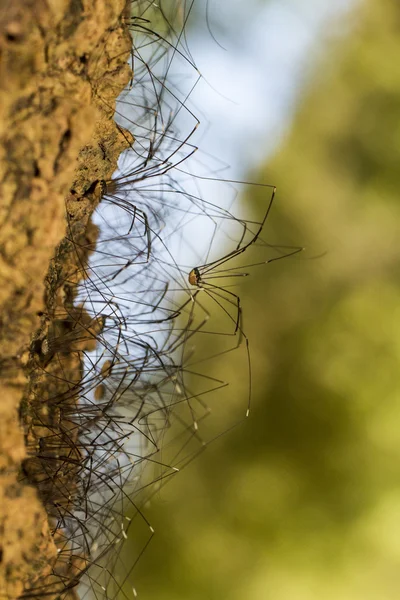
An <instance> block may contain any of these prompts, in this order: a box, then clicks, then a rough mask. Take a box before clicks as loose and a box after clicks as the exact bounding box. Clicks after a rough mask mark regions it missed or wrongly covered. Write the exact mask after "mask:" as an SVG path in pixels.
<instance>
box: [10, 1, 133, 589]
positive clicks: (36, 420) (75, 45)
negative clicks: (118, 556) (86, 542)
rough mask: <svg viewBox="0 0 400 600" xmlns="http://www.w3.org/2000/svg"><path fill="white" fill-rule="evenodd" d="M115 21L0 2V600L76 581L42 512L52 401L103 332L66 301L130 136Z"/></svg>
mask: <svg viewBox="0 0 400 600" xmlns="http://www.w3.org/2000/svg"><path fill="white" fill-rule="evenodd" d="M126 16H127V7H126V6H125V0H47V1H46V0H13V1H12V2H11V1H9V2H5V5H4V3H3V6H2V7H1V8H0V52H1V64H0V69H1V77H0V139H1V143H0V152H1V161H0V182H1V195H0V215H1V216H0V283H1V285H0V308H1V312H0V531H1V538H0V600H12V599H14V598H18V597H32V596H33V595H35V594H36V597H42V596H43V597H45V598H49V599H51V598H55V597H62V598H67V597H68V594H70V595H71V594H72V593H73V592H70V591H66V592H65V593H64V595H63V594H61V595H60V588H59V580H60V577H63V578H64V581H65V582H67V584H68V585H67V584H66V586H65V589H66V590H68V589H69V588H71V589H72V587H73V585H74V583H76V581H75V582H74V572H73V571H74V568H75V566H76V565H74V560H73V559H71V556H68V553H67V551H65V550H63V553H64V551H65V557H64V558H63V560H61V561H60V556H59V555H60V547H59V540H60V539H61V536H62V533H61V529H59V526H58V525H57V519H59V516H60V513H59V514H58V515H57V514H52V510H53V512H54V506H55V505H56V506H59V507H60V509H59V511H62V510H67V509H68V497H67V496H66V493H65V490H66V489H67V482H68V486H69V487H68V490H69V494H70V495H71V494H73V493H74V491H73V476H74V471H75V470H76V469H77V468H78V467H77V465H78V463H79V450H78V449H77V447H75V449H74V444H73V443H72V444H71V440H72V441H73V440H74V436H76V428H75V429H74V427H73V426H72V425H70V427H69V430H68V426H67V425H66V424H65V423H63V419H62V412H60V405H59V402H57V403H56V402H54V399H55V398H58V399H60V397H63V398H64V401H63V406H64V412H65V407H68V406H69V407H71V410H73V406H74V403H75V402H76V398H77V394H78V390H79V381H80V377H81V371H82V361H81V352H82V350H84V349H85V348H89V349H90V348H91V347H93V344H94V343H95V342H94V338H95V335H96V332H97V331H99V329H101V327H102V322H101V319H100V318H99V319H95V320H93V319H92V320H91V319H90V318H89V316H88V315H87V314H86V313H85V311H84V309H83V308H82V307H81V308H77V307H76V306H75V302H74V300H75V298H76V286H77V284H78V283H79V281H80V279H81V278H82V276H83V270H82V264H84V263H85V262H86V260H87V257H88V255H89V253H90V250H91V248H92V247H93V245H94V243H95V240H96V235H97V228H96V226H94V225H93V224H91V221H90V217H91V214H92V212H93V210H94V209H95V207H96V204H97V203H98V201H99V198H100V193H99V186H98V185H97V184H98V182H101V181H102V180H107V179H109V178H110V177H111V174H112V172H113V171H114V170H115V168H116V162H117V158H118V155H119V154H120V152H121V151H122V150H123V149H124V148H125V147H126V146H127V140H128V139H129V138H128V135H127V134H125V133H122V132H121V130H120V129H119V128H117V127H116V125H115V123H114V121H113V113H114V107H115V98H116V96H117V95H118V94H119V92H120V91H121V90H122V89H123V88H124V86H125V85H126V84H127V82H128V81H129V79H130V77H131V74H130V69H129V66H128V63H127V59H128V57H129V53H130V47H131V39H130V35H129V32H128V29H127V25H126V24H125V22H124V17H126ZM55 249H56V250H55ZM61 346H62V352H61V354H60V352H56V349H57V348H58V349H59V348H60V347H61ZM60 356H62V359H61V360H60ZM66 440H68V444H69V445H68V444H67V442H66ZM67 446H68V450H67ZM71 448H72V449H71ZM67 452H68V464H69V465H70V467H69V469H68V472H66V471H65V468H64V467H63V468H64V470H63V471H62V469H61V466H62V465H64V466H65V464H66V453H67ZM38 454H39V456H38ZM44 457H45V458H44ZM44 467H46V468H44ZM55 474H57V476H58V483H57V489H56V487H55V485H54V475H55ZM60 488H61V490H62V491H61V492H60V491H58V492H57V490H60ZM57 493H59V496H60V497H59V498H57V496H56V495H57ZM50 499H51V503H50ZM50 506H52V507H53V509H51V508H50ZM58 522H59V521H58ZM78 558H79V557H78ZM78 558H77V557H75V559H76V560H78ZM82 560H84V558H82ZM43 582H45V583H43ZM44 585H45V592H43V589H44V587H43V586H44ZM41 590H42V591H41ZM70 597H72V596H70Z"/></svg>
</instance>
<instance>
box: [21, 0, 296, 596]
mask: <svg viewBox="0 0 400 600" xmlns="http://www.w3.org/2000/svg"><path fill="white" fill-rule="evenodd" d="M178 5H179V8H180V9H181V14H182V15H183V17H182V22H181V26H180V28H179V29H178V31H176V30H175V28H176V27H177V25H176V23H175V24H171V23H170V22H169V20H168V18H167V16H166V15H165V14H164V13H163V11H162V5H160V6H159V7H158V8H157V11H158V20H160V17H162V22H163V23H164V26H165V31H164V32H163V33H162V34H160V32H158V31H155V30H153V26H152V24H151V20H150V19H149V18H148V14H150V11H154V10H155V9H154V5H153V2H148V3H143V2H133V3H132V11H133V12H132V14H134V17H132V20H131V30H132V37H133V50H132V63H133V66H134V69H133V70H134V73H135V75H134V81H133V83H132V85H130V86H129V88H128V89H127V90H126V91H125V92H124V93H123V94H122V96H121V97H120V100H119V104H118V110H117V117H116V118H117V121H118V122H119V126H120V130H121V133H122V134H123V135H126V132H127V131H128V132H131V134H132V135H133V137H134V142H133V143H131V144H130V147H129V149H128V151H126V152H125V154H124V155H123V156H122V158H121V160H120V166H119V172H118V173H117V174H116V175H115V177H114V178H113V180H112V181H99V182H98V184H99V188H100V194H101V201H100V203H99V206H98V209H97V213H96V215H95V220H96V223H97V225H98V227H99V230H100V234H99V237H98V239H97V240H96V242H95V243H93V242H92V241H87V240H86V238H85V236H84V235H83V236H81V237H77V236H75V235H73V233H72V232H71V233H70V235H69V240H68V244H67V247H68V251H69V252H71V253H73V254H75V255H76V256H77V257H78V259H77V265H78V266H77V267H76V268H77V270H79V271H80V273H79V277H78V278H77V277H76V273H75V274H74V277H71V275H70V274H69V275H68V277H71V279H73V280H74V281H76V280H77V279H80V280H81V281H80V284H79V286H78V287H77V289H76V290H75V291H74V292H71V301H70V304H69V310H68V311H67V312H68V314H67V317H66V316H65V314H64V313H63V316H62V317H60V318H59V320H58V321H57V318H56V319H55V320H54V319H53V321H52V327H51V329H50V330H49V331H48V334H47V336H46V338H45V339H44V340H41V345H40V348H39V349H38V355H39V357H40V358H39V363H40V377H38V381H37V382H36V384H35V385H36V388H35V387H33V391H34V394H33V395H34V397H36V399H37V402H35V401H33V402H32V401H31V403H30V409H29V411H30V421H31V422H33V424H34V425H35V427H36V428H38V427H39V429H40V428H42V430H44V433H43V435H41V436H39V439H37V437H38V436H37V434H36V437H35V440H33V441H31V447H32V448H33V449H32V451H31V456H30V458H29V459H28V461H27V462H26V465H25V474H26V476H27V477H28V479H30V480H31V481H34V482H35V483H36V485H37V486H38V489H39V492H40V494H41V497H42V499H43V501H44V504H45V506H46V509H47V511H48V513H49V517H50V523H51V525H52V533H53V538H54V541H55V544H56V546H57V549H58V550H57V551H58V556H57V560H56V561H55V563H54V564H53V565H51V569H50V572H49V574H48V577H47V579H46V580H45V581H44V582H43V581H40V582H39V583H38V584H37V586H36V587H31V589H29V590H27V591H26V593H25V595H24V597H25V598H33V597H40V598H42V597H49V598H50V597H54V598H55V597H57V598H59V599H60V600H61V599H64V600H67V599H72V598H81V599H83V598H88V599H89V598H96V599H98V598H107V599H114V598H132V596H135V595H136V590H135V588H133V587H132V582H131V578H130V576H131V572H132V570H133V568H134V567H135V565H136V563H137V561H138V559H139V557H140V555H141V554H142V552H143V551H144V549H145V548H146V546H147V545H148V543H149V541H150V539H151V538H152V536H153V533H154V531H153V529H152V527H151V525H150V523H149V522H148V520H147V519H146V516H145V515H144V513H143V510H142V507H143V505H144V504H145V503H146V502H147V501H148V500H149V499H150V498H151V497H152V495H153V494H154V493H156V492H157V491H158V490H159V489H160V487H161V486H162V485H164V483H166V482H167V481H168V480H169V479H170V478H171V477H172V476H174V475H175V474H176V473H177V472H178V471H179V470H181V469H182V468H183V467H184V466H185V465H186V464H188V463H189V462H190V461H191V460H192V459H193V458H194V457H195V456H197V454H198V453H199V452H200V451H202V450H203V449H204V447H205V446H206V445H207V444H208V443H209V441H210V440H204V439H203V437H202V435H201V427H200V425H201V422H202V421H203V419H205V418H206V417H207V416H208V415H209V413H210V398H212V395H213V394H215V393H217V392H218V390H220V389H221V388H222V387H224V386H225V385H227V383H226V382H225V381H223V380H220V379H217V378H215V377H212V376H210V375H207V372H206V369H204V368H202V367H196V365H200V363H202V365H204V363H206V362H207V359H209V360H212V359H214V358H215V355H213V356H211V357H204V356H201V357H198V356H197V354H196V340H197V338H198V336H199V335H200V334H203V335H205V336H215V335H219V336H221V335H223V336H225V337H226V338H227V339H228V340H229V342H228V348H227V349H225V350H223V352H224V353H226V352H231V351H233V350H235V349H237V348H238V347H239V346H242V347H243V348H244V351H245V352H246V356H247V365H248V367H247V368H248V373H247V377H248V381H249V384H248V388H249V394H248V399H247V405H246V407H245V410H244V411H243V416H245V415H246V416H247V415H248V414H249V409H250V399H251V370H250V367H251V363H250V350H249V340H248V337H247V335H246V333H245V331H244V329H243V318H242V314H243V313H242V306H241V302H240V297H239V295H238V294H237V293H236V292H235V291H233V290H232V287H233V284H234V283H235V281H237V278H240V277H243V276H245V275H247V271H246V270H243V269H245V268H244V267H243V266H235V264H233V262H232V261H234V259H236V258H238V257H240V256H241V255H243V254H244V253H245V252H246V251H247V250H248V249H249V248H250V247H251V246H255V245H256V244H257V245H261V246H263V247H264V248H265V247H267V246H268V244H266V243H265V242H264V241H263V240H261V234H262V230H263V228H264V225H265V223H266V221H267V219H268V216H269V213H270V210H271V207H272V204H273V200H274V195H275V188H274V187H273V186H264V188H265V191H266V205H265V210H264V214H263V216H262V218H261V219H260V220H259V221H250V220H243V219H240V218H238V217H236V216H235V215H234V214H233V212H231V210H230V208H223V207H221V206H219V205H218V202H217V201H215V202H213V201H210V199H207V198H205V197H204V196H203V195H202V194H201V191H200V183H201V182H202V181H206V182H207V181H214V180H215V181H217V180H218V178H217V177H215V178H214V177H211V176H200V175H195V174H193V173H192V172H191V170H190V164H191V163H190V159H191V157H192V156H193V155H194V153H195V152H196V150H197V147H196V146H195V145H194V143H193V141H192V139H193V136H194V134H195V132H196V130H197V128H198V126H199V124H200V122H199V121H198V119H197V118H196V116H195V113H194V111H193V110H192V109H191V108H190V101H189V100H190V92H191V90H192V89H193V87H194V86H195V85H196V82H197V81H198V78H199V77H200V76H199V74H198V71H197V69H196V67H195V65H194V63H193V61H192V58H191V56H190V52H189V51H188V49H187V47H186V42H185V36H184V34H185V28H186V23H187V18H188V15H189V13H190V8H191V7H189V9H187V8H186V7H185V6H182V4H181V3H180V2H178V0H177V6H178ZM182 65H185V68H188V67H189V68H190V69H191V70H192V72H193V74H194V80H192V82H191V84H190V87H189V89H188V90H184V89H182V88H181V87H180V85H183V84H182V82H181V81H178V83H177V84H175V83H174V81H175V78H176V73H179V72H180V69H181V68H182ZM182 123H183V125H182ZM187 123H189V126H188V125H187ZM181 126H183V127H184V131H185V133H182V131H181V132H180V128H181ZM179 132H180V133H179ZM220 181H221V182H222V180H220ZM222 183H223V185H233V184H235V183H240V182H228V181H225V182H222ZM207 227H208V229H207ZM204 228H206V229H204ZM188 231H190V232H193V231H194V232H196V231H197V232H200V233H198V236H199V238H200V237H201V236H202V233H201V231H208V232H209V233H207V234H204V235H205V236H206V235H207V236H208V242H207V244H205V246H206V247H205V249H204V250H203V249H201V250H199V248H200V246H201V244H200V239H199V240H198V242H196V239H193V235H191V234H190V233H188ZM221 236H222V237H225V238H227V239H228V240H229V241H230V243H231V249H230V250H228V251H227V252H226V253H225V254H224V253H223V252H221V253H220V254H219V255H218V250H215V248H216V244H217V242H218V238H219V237H221ZM269 248H271V247H269ZM61 251H62V249H59V250H58V252H61ZM299 251H300V249H299V248H289V249H286V250H285V249H282V248H280V249H277V252H276V254H275V256H273V257H272V258H269V259H268V260H263V261H261V262H256V263H254V264H252V265H246V266H255V265H257V264H265V263H268V262H271V261H273V260H278V259H281V258H283V257H285V256H288V255H292V254H295V253H297V252H299ZM85 252H86V254H85ZM82 253H83V256H85V258H82V257H81V255H82ZM183 256H185V257H190V260H193V263H192V264H186V265H183V264H182V260H183V259H182V257H183ZM195 261H196V262H195ZM62 283H63V285H64V286H65V287H68V286H67V285H66V284H68V281H67V278H66V277H65V276H64V279H63V282H62ZM71 285H72V284H71ZM213 313H214V314H217V315H218V319H217V320H218V321H219V322H220V321H223V322H224V328H223V329H222V330H221V329H220V330H218V329H217V328H215V327H214V326H210V322H211V321H212V319H210V317H212V314H213ZM50 358H51V360H50ZM35 390H36V391H35ZM206 397H207V402H206ZM28 438H29V436H28ZM28 446H29V440H28ZM128 538H130V540H131V541H130V544H131V551H130V555H131V560H130V562H129V564H125V563H126V561H124V560H122V558H121V548H122V545H123V542H124V541H125V540H126V539H128Z"/></svg>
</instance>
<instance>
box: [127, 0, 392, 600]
mask: <svg viewBox="0 0 400 600" xmlns="http://www.w3.org/2000/svg"><path fill="white" fill-rule="evenodd" d="M399 31H400V5H398V4H397V3H395V2H392V1H389V0H369V1H368V2H365V3H364V4H363V5H362V6H361V7H359V8H358V9H357V11H356V13H355V14H354V16H353V21H352V29H351V33H350V35H349V36H348V38H347V39H342V38H340V39H337V40H336V41H334V42H332V44H331V45H330V47H329V49H328V52H327V56H326V57H325V59H324V60H323V61H320V65H319V68H318V71H317V72H316V73H315V77H314V80H313V81H312V83H311V84H310V89H309V91H308V92H307V94H306V95H305V97H303V99H302V103H301V106H300V107H299V109H298V114H297V116H296V118H295V120H294V124H293V127H292V130H291V131H290V133H289V134H288V135H287V139H286V140H285V142H284V144H283V145H282V147H281V148H280V150H279V152H278V153H277V155H276V157H275V158H274V159H273V161H272V162H270V163H269V164H268V165H267V166H266V167H265V172H264V173H263V174H262V177H260V179H263V180H264V181H265V180H267V181H271V182H274V183H276V184H277V185H278V195H277V202H276V205H275V207H274V211H273V213H272V215H271V218H270V219H269V221H268V223H267V226H266V229H265V232H264V239H265V240H266V241H268V242H271V243H277V242H280V243H289V244H291V243H292V244H298V245H305V246H306V247H307V249H306V251H305V252H304V253H303V254H301V255H299V256H298V257H296V258H293V259H288V260H284V261H278V262H276V263H273V264H271V265H268V266H265V267H258V268H257V271H256V272H254V273H253V277H252V278H246V279H245V281H244V285H243V289H242V290H241V291H240V295H241V297H242V300H243V306H244V311H245V329H246V332H247V334H248V336H249V339H250V341H251V351H252V362H253V379H254V384H255V390H254V405H253V411H252V414H251V416H250V419H249V421H247V422H246V423H245V424H244V425H242V426H241V427H240V428H238V429H236V431H234V432H233V433H231V434H229V435H228V436H226V437H224V438H222V439H221V440H219V441H218V442H217V443H215V445H214V446H211V447H210V448H209V449H208V451H207V452H206V453H205V454H204V455H203V456H202V457H201V459H199V460H198V462H197V463H194V464H192V465H191V467H190V470H188V471H186V472H185V473H183V474H181V475H180V477H179V478H177V479H176V482H174V483H173V484H170V487H169V488H166V490H165V491H163V492H162V493H161V494H160V503H159V505H157V507H156V510H154V515H153V517H152V522H153V524H155V527H156V530H157V533H158V537H157V539H156V541H155V542H154V543H153V546H152V550H151V551H149V552H148V553H147V555H145V556H144V558H143V562H142V564H141V565H140V567H139V569H138V570H137V572H136V575H137V580H136V585H137V587H138V588H140V589H141V590H142V598H143V599H144V600H146V599H147V598H149V599H150V598H152V599H153V600H155V599H157V600H178V599H180V598H182V599H183V598H185V600H189V599H190V600H197V599H200V598H202V599H203V598H207V599H209V600H221V599H229V600H239V599H243V598H247V599H249V600H269V599H271V600H303V599H304V600H317V599H318V600H319V599H321V598H323V599H324V600H338V599H340V600H361V599H362V600H385V599H390V600H392V599H393V598H397V597H398V595H399V594H400V576H399V571H398V564H399V560H400V543H399V541H398V540H399V539H400V535H399V534H400V511H399V501H400V468H399V458H400V439H399V437H400V436H399V429H400V402H399V398H400V383H399V376H398V373H399V364H400V341H399V340H400V309H399V307H400V280H399V273H400V270H399V267H400V253H399V248H398V244H399V235H398V233H399V222H400V205H399V202H398V195H399V189H400V77H399V71H398V65H399V64H400V37H399ZM253 191H254V190H253ZM248 201H249V203H253V205H254V206H255V207H258V209H260V207H262V206H263V205H264V204H263V203H265V201H266V199H265V197H264V196H263V194H262V193H261V192H260V191H258V192H257V193H254V194H253V196H252V197H250V196H249V198H248ZM324 252H326V254H325V255H323V256H320V257H319V258H318V257H316V258H313V256H317V255H320V254H321V253H324ZM252 258H254V254H253V255H252ZM256 258H257V257H256ZM236 360H241V359H240V358H236V357H235V356H234V355H233V354H232V355H231V356H230V357H229V361H228V360H227V359H226V357H225V359H224V361H223V360H222V358H221V361H220V362H219V363H217V362H216V363H215V364H214V366H213V368H214V372H215V374H218V375H219V376H221V370H222V369H223V368H228V369H230V370H231V372H232V373H233V372H234V370H235V361H236ZM223 362H224V363H225V364H226V362H228V363H229V364H228V367H226V366H225V367H224V366H223ZM229 378H230V379H232V377H231V376H229ZM243 389H244V384H243V382H242V381H237V382H236V383H234V384H231V386H230V388H229V390H228V391H227V392H226V394H225V397H224V398H223V399H222V400H221V403H225V405H227V406H228V408H229V403H230V401H232V405H233V404H235V402H236V399H235V397H234V396H235V395H240V394H241V393H242V391H243ZM239 392H240V394H239ZM225 416H226V415H225ZM222 418H223V417H222V416H221V420H222ZM166 500H168V503H167V502H166ZM163 508H165V511H163ZM164 513H165V514H164Z"/></svg>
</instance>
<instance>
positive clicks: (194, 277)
mask: <svg viewBox="0 0 400 600" xmlns="http://www.w3.org/2000/svg"><path fill="white" fill-rule="evenodd" d="M188 279H189V283H190V285H196V286H197V287H200V282H201V275H200V271H199V269H198V268H197V267H195V268H194V269H192V270H191V271H190V273H189V277H188Z"/></svg>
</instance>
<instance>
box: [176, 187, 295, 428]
mask: <svg viewBox="0 0 400 600" xmlns="http://www.w3.org/2000/svg"><path fill="white" fill-rule="evenodd" d="M268 187H271V188H272V193H271V197H270V200H269V203H268V206H267V210H266V212H265V214H264V217H263V219H262V221H261V222H260V223H259V224H258V228H257V230H256V232H255V233H254V235H253V236H252V238H251V239H250V240H249V241H248V242H246V243H244V237H245V234H246V232H247V230H248V228H247V225H246V223H245V222H242V224H243V233H242V235H241V237H240V240H239V242H238V244H237V246H236V248H235V249H234V250H231V251H230V252H228V253H227V254H225V255H224V256H222V257H220V258H218V259H216V260H214V261H211V262H209V263H206V264H203V265H199V266H197V267H194V268H193V269H191V271H190V272H189V275H188V281H189V284H190V285H191V286H193V287H197V288H198V289H197V290H196V292H195V293H194V295H193V299H196V301H197V302H198V300H197V294H198V292H200V290H203V291H204V292H205V293H206V294H207V296H209V297H210V298H211V299H212V300H213V302H214V303H215V304H217V305H218V307H219V308H220V309H221V310H222V311H223V312H224V313H225V314H226V315H227V316H228V318H229V320H230V321H232V322H233V324H234V331H233V332H231V333H222V334H221V335H233V336H234V335H236V334H237V333H238V332H239V334H240V335H239V339H238V343H237V345H236V346H234V347H233V348H230V349H229V350H226V351H225V352H230V351H231V350H234V349H236V348H238V346H239V345H240V343H241V341H242V339H244V340H245V344H246V352H247V362H248V373H249V398H248V405H247V411H246V417H247V416H248V415H249V412H250V402H251V361H250V347H249V340H248V337H247V335H246V333H245V331H244V329H243V310H242V306H241V301H240V297H239V296H238V294H235V293H234V292H232V291H231V290H229V289H227V287H228V286H222V285H219V284H218V285H216V284H213V283H211V282H210V280H211V279H222V278H232V277H246V276H247V275H249V273H247V272H242V271H240V272H238V271H237V269H243V268H246V267H253V266H257V265H262V264H268V263H271V262H274V261H276V260H281V259H282V258H287V257H289V256H293V255H294V254H297V253H299V252H301V251H302V250H303V248H301V247H290V246H289V247H284V246H282V247H281V248H286V250H288V251H287V252H285V253H284V254H280V255H279V256H275V257H273V258H270V259H268V260H265V261H261V262H256V263H253V264H250V265H245V266H239V267H231V268H222V269H221V268H220V267H222V266H223V265H225V264H226V263H228V262H229V261H231V260H233V259H234V258H236V257H237V256H239V255H240V254H243V253H244V252H245V251H246V250H247V249H248V248H249V247H250V246H252V245H253V244H255V243H256V241H257V240H258V239H259V237H260V234H261V232H262V230H263V227H264V225H265V223H266V220H267V218H268V215H269V213H270V210H271V207H272V204H273V201H274V198H275V193H276V188H275V186H268ZM226 303H228V304H230V305H232V306H234V307H235V315H232V314H231V312H230V311H229V310H228V308H227V307H226ZM202 308H203V309H204V307H202ZM204 310H205V309H204ZM205 333H212V332H205ZM214 333H215V332H214Z"/></svg>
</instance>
